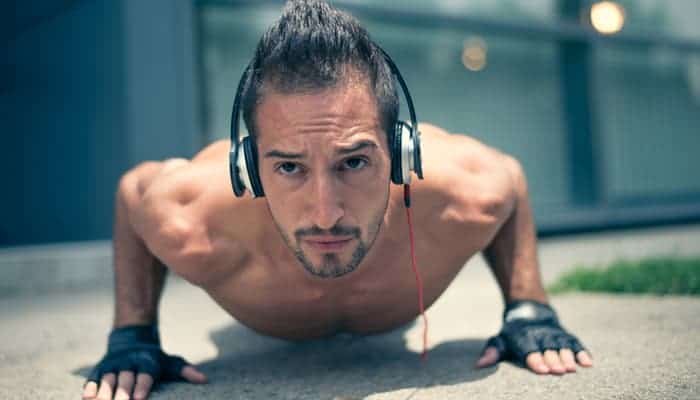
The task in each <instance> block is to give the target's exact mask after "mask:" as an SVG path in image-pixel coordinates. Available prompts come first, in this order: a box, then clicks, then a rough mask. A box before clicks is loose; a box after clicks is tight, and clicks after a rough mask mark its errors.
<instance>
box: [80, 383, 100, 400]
mask: <svg viewBox="0 0 700 400" xmlns="http://www.w3.org/2000/svg"><path fill="white" fill-rule="evenodd" d="M95 396H97V382H94V381H90V382H88V383H87V384H85V388H84V389H83V399H94V398H95Z"/></svg>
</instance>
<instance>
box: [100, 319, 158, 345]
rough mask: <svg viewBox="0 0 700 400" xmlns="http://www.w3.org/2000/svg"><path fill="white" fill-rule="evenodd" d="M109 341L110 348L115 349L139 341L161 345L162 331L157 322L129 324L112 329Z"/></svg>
mask: <svg viewBox="0 0 700 400" xmlns="http://www.w3.org/2000/svg"><path fill="white" fill-rule="evenodd" d="M108 343H109V348H110V349H113V350H117V349H118V348H121V347H124V346H130V345H133V344H137V343H138V344H147V345H151V346H157V347H160V333H159V332H158V326H157V325H155V324H153V325H127V326H122V327H119V328H114V329H112V332H110V334H109V339H108Z"/></svg>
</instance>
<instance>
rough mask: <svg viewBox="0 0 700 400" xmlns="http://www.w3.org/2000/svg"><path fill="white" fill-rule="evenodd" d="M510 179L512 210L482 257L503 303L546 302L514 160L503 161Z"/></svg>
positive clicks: (524, 183) (521, 178)
mask: <svg viewBox="0 0 700 400" xmlns="http://www.w3.org/2000/svg"><path fill="white" fill-rule="evenodd" d="M506 160H507V161H506V162H507V169H508V171H509V175H510V177H511V180H512V188H513V192H512V193H513V194H512V195H513V196H514V197H515V201H514V202H513V208H512V211H511V212H510V215H509V216H508V217H507V219H506V221H505V222H504V223H503V225H502V226H501V228H500V229H499V231H498V232H497V233H496V235H495V236H494V238H493V240H492V241H491V243H490V244H489V245H488V246H487V247H486V249H484V251H483V254H484V257H485V258H486V260H487V262H488V264H489V266H490V267H491V270H492V271H493V273H494V275H495V277H496V280H497V281H498V285H499V286H500V288H501V291H502V293H503V299H504V301H505V302H506V303H509V302H512V301H515V300H536V301H539V302H542V303H546V302H547V295H546V294H545V291H544V288H543V286H542V279H541V277H540V270H539V262H538V260H537V239H536V234H535V226H534V222H533V217H532V209H531V208H530V200H529V196H528V190H527V181H526V179H525V174H524V173H523V171H522V168H521V167H520V165H519V164H518V162H517V161H515V160H513V159H512V158H506Z"/></svg>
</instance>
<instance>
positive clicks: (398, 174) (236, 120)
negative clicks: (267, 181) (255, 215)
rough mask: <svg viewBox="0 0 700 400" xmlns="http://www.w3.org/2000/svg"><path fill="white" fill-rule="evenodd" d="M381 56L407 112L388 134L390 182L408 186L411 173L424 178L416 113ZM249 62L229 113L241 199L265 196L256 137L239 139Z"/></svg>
mask: <svg viewBox="0 0 700 400" xmlns="http://www.w3.org/2000/svg"><path fill="white" fill-rule="evenodd" d="M379 50H381V52H382V55H383V56H384V60H385V61H386V63H387V65H388V66H389V69H391V73H392V74H393V76H394V77H396V80H397V81H398V82H399V85H400V86H401V90H402V91H403V94H404V97H405V98H406V104H407V106H408V112H409V114H410V118H411V120H410V122H406V121H402V120H397V121H396V123H394V127H393V132H387V134H389V135H390V144H389V145H390V146H391V149H390V150H391V181H392V182H394V183H395V184H397V185H409V184H410V183H411V171H413V172H415V174H416V175H417V176H418V178H419V179H423V166H422V160H421V149H420V132H419V131H418V122H417V119H416V111H415V109H414V108H413V99H411V94H410V93H409V91H408V87H407V86H406V82H405V81H404V79H403V77H402V76H401V72H399V69H398V67H397V66H396V64H394V61H393V60H392V59H391V57H389V55H388V54H387V53H386V52H385V51H384V50H383V49H381V48H379ZM252 69H253V65H252V61H251V63H250V64H248V66H247V67H246V69H245V71H244V72H243V75H242V76H241V80H240V81H239V82H238V88H237V89H236V98H235V100H234V102H233V110H232V111H231V151H230V152H229V173H230V175H231V185H232V186H233V193H234V194H235V195H236V197H242V196H243V195H244V194H245V191H246V190H248V191H249V192H250V193H251V195H252V196H253V198H255V197H263V196H265V191H264V190H263V187H262V183H261V182H260V175H259V173H258V148H257V145H256V144H255V138H253V137H251V136H250V135H248V136H245V137H244V138H243V139H240V137H239V132H240V108H241V95H242V93H243V86H244V85H245V83H246V81H247V80H248V77H249V75H250V73H251V72H252Z"/></svg>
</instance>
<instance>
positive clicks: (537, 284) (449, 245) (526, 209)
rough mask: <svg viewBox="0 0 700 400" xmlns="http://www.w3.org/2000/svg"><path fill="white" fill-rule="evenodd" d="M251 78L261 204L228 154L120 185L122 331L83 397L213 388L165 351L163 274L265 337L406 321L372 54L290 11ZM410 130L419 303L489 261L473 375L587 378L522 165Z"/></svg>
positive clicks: (316, 13) (250, 123)
mask: <svg viewBox="0 0 700 400" xmlns="http://www.w3.org/2000/svg"><path fill="white" fill-rule="evenodd" d="M252 65H253V66H254V68H253V69H252V70H251V77H250V78H249V80H248V82H247V84H246V85H244V91H243V93H242V96H241V97H242V103H243V116H244V119H245V121H246V125H247V127H248V130H249V132H250V133H251V137H252V138H254V140H255V144H256V146H257V152H256V154H257V158H258V163H257V169H258V171H257V172H258V174H259V176H260V183H261V185H262V187H263V188H264V193H265V198H264V199H252V198H251V197H250V196H246V197H241V198H236V197H234V196H233V195H232V193H231V178H230V176H229V170H228V168H227V166H226V163H227V162H228V155H229V154H228V153H229V148H230V145H231V143H230V141H219V142H216V143H213V144H211V145H210V146H208V147H207V148H205V149H204V150H202V151H201V152H200V153H199V154H197V155H196V156H195V157H194V158H193V159H192V160H184V159H172V160H167V161H164V162H146V163H143V164H140V165H138V166H137V167H136V168H134V169H132V170H131V171H129V172H128V173H126V174H125V175H124V176H123V177H122V179H121V181H120V183H119V188H118V191H117V195H116V210H115V225H114V268H115V280H116V282H115V287H116V313H115V320H114V330H113V331H112V333H111V334H110V337H109V344H108V351H107V354H106V355H105V357H104V358H103V359H102V361H100V363H99V364H98V365H97V366H96V367H95V369H94V370H93V372H92V373H91V375H90V376H89V378H88V382H87V384H86V386H85V388H84V393H83V396H84V398H95V397H97V398H105V399H107V398H112V396H114V398H128V397H129V396H132V397H133V398H137V399H138V398H145V397H146V396H147V395H148V393H149V391H150V389H151V387H152V385H153V384H154V383H155V382H157V381H159V380H174V379H184V380H187V381H189V382H193V383H204V382H206V377H205V376H204V375H203V374H202V373H200V372H199V371H197V370H196V369H195V368H194V367H193V366H191V365H189V364H187V363H186V362H185V361H184V360H183V359H182V358H180V357H177V356H170V355H167V354H165V353H164V352H163V351H162V350H161V348H160V342H159V338H158V331H157V309H158V300H159V297H160V294H161V290H162V287H163V282H164V277H165V272H166V268H167V269H170V270H172V271H173V272H175V273H176V274H178V275H180V276H182V277H183V278H184V279H186V280H188V281H189V282H191V283H192V284H194V285H197V286H199V287H201V288H203V289H204V290H205V291H207V293H209V295H210V296H211V297H212V298H213V299H214V300H215V301H216V302H217V303H218V304H220V305H221V307H223V308H224V309H225V310H227V311H228V312H229V313H230V314H231V315H232V316H234V317H235V318H236V319H237V320H238V321H239V322H241V323H242V324H245V325H246V326H248V327H250V328H252V329H254V330H256V331H258V332H260V333H262V334H266V335H272V336H275V337H280V338H287V339H307V338H316V337H323V336H328V335H333V334H335V333H338V332H341V331H346V332H353V333H358V334H372V333H377V332H384V331H387V330H390V329H393V328H396V327H399V326H401V325H404V324H406V323H407V322H410V321H412V320H413V319H414V318H416V316H417V314H418V310H417V309H416V307H415V306H414V305H415V301H413V300H414V299H415V296H416V284H415V281H414V277H413V275H412V274H411V270H410V268H409V267H408V266H410V265H411V259H410V251H409V240H407V237H408V234H407V227H406V221H405V219H404V218H405V214H404V213H405V210H404V209H403V207H404V203H403V197H402V196H403V193H402V188H401V187H400V186H398V185H392V184H390V164H391V157H392V154H391V150H390V145H389V141H390V140H391V138H392V136H391V135H392V133H391V131H392V129H393V126H394V123H395V122H396V119H397V115H398V107H399V100H398V97H397V91H396V88H395V82H394V77H393V75H392V73H391V70H390V69H389V68H388V66H387V63H386V61H385V59H384V57H383V56H382V53H381V50H380V49H379V48H378V47H377V46H376V45H375V44H374V43H372V42H371V41H370V39H369V37H368V35H367V33H366V31H365V30H364V29H363V28H361V27H360V26H359V25H358V23H357V22H356V21H355V20H354V19H353V18H352V17H350V16H349V15H347V14H344V13H341V12H339V11H337V10H335V9H333V8H331V7H330V6H328V5H327V4H325V3H322V2H318V1H311V0H309V1H294V2H290V3H289V4H288V5H287V6H286V7H285V9H284V11H283V14H282V16H281V18H280V20H279V21H277V22H276V23H275V24H274V25H273V26H272V27H271V28H270V29H269V30H268V31H267V32H266V33H265V34H264V35H263V37H262V39H261V41H260V43H259V45H258V48H257V50H256V53H255V57H254V59H253V62H252ZM419 129H420V131H421V133H422V136H421V140H422V154H423V169H424V176H425V180H421V181H414V184H413V185H412V196H413V207H412V210H413V213H414V215H413V217H414V221H413V222H414V223H413V225H414V226H415V243H416V249H415V250H416V254H417V265H418V267H419V270H420V273H421V275H422V278H423V281H424V288H425V302H426V304H427V305H430V304H432V303H433V302H434V301H435V300H436V299H437V298H438V297H439V296H440V295H441V294H442V293H443V291H444V290H445V288H446V287H447V286H448V284H449V283H450V282H451V281H452V279H453V278H454V277H455V275H456V274H457V273H458V272H459V271H460V269H461V268H462V266H463V265H464V264H465V262H466V261H467V260H468V259H469V258H470V257H471V256H472V255H474V254H475V253H477V252H479V251H483V253H484V254H485V256H486V259H487V260H488V262H489V264H490V266H491V268H492V270H493V272H494V274H495V276H496V279H497V281H498V284H499V285H500V287H501V289H502V291H503V296H504V300H505V302H506V304H507V308H506V314H505V318H504V327H503V330H502V331H501V333H500V334H499V335H498V336H496V337H494V338H492V339H490V340H489V342H488V343H487V346H486V349H485V351H484V353H483V354H482V356H481V358H480V359H479V360H478V362H477V367H485V366H489V365H493V364H494V363H496V362H498V361H499V360H501V359H510V360H513V361H516V362H518V363H522V364H524V365H525V366H527V367H528V368H530V369H531V370H533V371H534V372H536V373H539V374H548V373H552V374H563V373H566V372H573V371H575V370H576V364H577V363H578V364H580V365H582V366H590V365H592V362H591V359H590V356H589V355H588V353H587V352H586V351H585V350H583V347H582V346H581V345H580V343H578V341H577V340H576V338H574V337H573V336H571V335H569V334H568V333H567V332H566V331H564V330H563V328H561V326H560V325H559V324H558V320H557V318H556V314H555V313H554V311H553V310H552V309H551V308H549V307H548V306H547V305H546V303H547V298H546V294H545V292H544V290H543V287H542V283H541V280H540V276H539V269H538V268H539V267H538V261H537V255H536V237H535V231H534V226H533V220H532V212H531V210H530V204H529V199H528V193H527V185H526V181H525V177H524V175H523V172H522V169H521V167H520V166H519V164H518V162H517V161H516V160H514V159H513V158H511V157H509V156H507V155H505V154H502V153H500V152H498V151H496V150H494V149H492V148H489V147H487V146H485V145H483V144H481V143H478V142H477V141H475V140H474V139H471V138H469V137H467V136H465V135H452V134H449V133H447V132H445V131H443V130H441V129H440V128H438V127H435V126H431V125H427V124H421V125H420V126H419ZM166 266H167V267H166Z"/></svg>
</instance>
